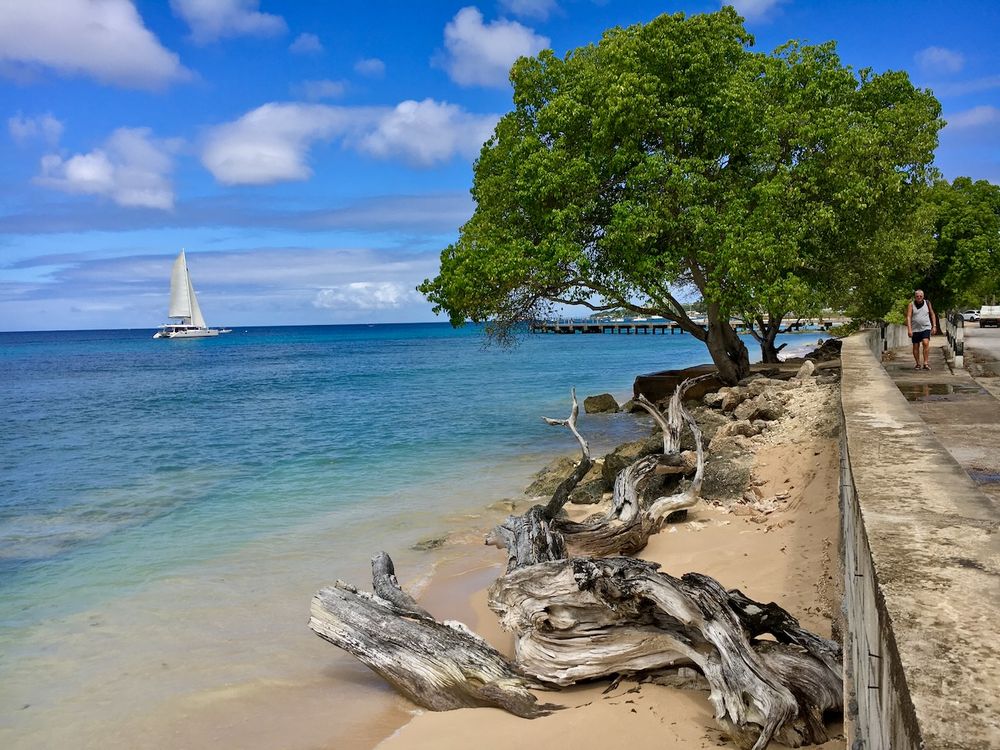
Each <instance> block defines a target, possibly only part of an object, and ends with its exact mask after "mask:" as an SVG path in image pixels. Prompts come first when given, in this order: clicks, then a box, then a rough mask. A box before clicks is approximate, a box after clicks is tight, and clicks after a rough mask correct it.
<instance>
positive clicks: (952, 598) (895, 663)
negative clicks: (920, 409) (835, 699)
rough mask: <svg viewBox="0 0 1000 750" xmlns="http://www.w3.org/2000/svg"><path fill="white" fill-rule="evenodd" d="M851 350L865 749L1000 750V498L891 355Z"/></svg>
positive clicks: (846, 549) (875, 345) (853, 615)
mask: <svg viewBox="0 0 1000 750" xmlns="http://www.w3.org/2000/svg"><path fill="white" fill-rule="evenodd" d="M900 328H901V327H899V326H889V327H888V328H886V329H883V330H882V331H879V330H873V331H868V332H865V333H861V334H857V335H855V336H852V337H850V338H849V339H847V340H846V341H845V342H844V347H843V350H842V353H841V355H842V366H843V383H842V404H843V410H844V424H845V430H844V433H843V445H842V448H843V450H842V467H841V469H842V471H841V504H842V546H843V549H842V553H843V561H844V568H845V570H844V576H845V615H846V631H847V632H846V639H845V640H846V642H845V659H846V660H847V665H846V666H847V675H848V678H849V679H848V692H849V695H848V717H847V718H848V727H849V731H850V737H851V739H852V740H853V746H854V747H855V748H858V749H859V750H860V748H864V749H865V750H883V749H885V750H903V749H904V748H943V749H946V750H950V749H951V748H955V749H956V750H958V749H959V748H961V749H962V750H976V749H978V748H983V749H985V748H1000V697H998V688H997V686H998V675H1000V638H998V633H1000V628H998V625H997V623H998V622H1000V533H998V532H1000V510H998V509H997V507H996V506H995V504H994V503H993V502H992V501H990V500H989V498H987V497H986V496H985V495H984V494H983V493H982V492H981V491H980V490H979V488H978V487H977V486H976V485H975V483H974V482H973V481H972V480H971V479H970V478H969V476H968V474H966V472H965V471H964V470H963V469H962V467H961V466H960V465H959V464H958V463H957V462H956V461H955V460H954V459H953V458H952V457H951V455H950V454H949V453H948V452H947V451H946V450H945V448H944V447H943V446H942V445H941V443H940V442H938V440H937V439H936V438H935V437H934V436H933V434H932V433H931V432H930V430H928V429H927V426H926V425H925V424H924V422H923V421H922V420H921V419H920V417H919V416H917V415H916V414H915V413H914V411H913V410H912V409H911V408H910V407H909V405H908V403H907V401H906V399H905V397H904V396H903V395H902V393H901V392H900V391H899V389H898V388H897V387H896V385H895V384H894V383H893V381H892V380H891V378H890V377H889V376H888V375H887V374H886V372H885V370H884V369H883V367H882V364H881V360H880V355H881V352H882V351H883V350H884V349H886V348H888V349H891V348H895V347H897V346H901V345H904V344H906V337H905V333H906V332H905V329H902V330H900Z"/></svg>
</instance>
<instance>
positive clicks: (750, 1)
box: [722, 0, 786, 21]
mask: <svg viewBox="0 0 1000 750" xmlns="http://www.w3.org/2000/svg"><path fill="white" fill-rule="evenodd" d="M784 2H786V0H723V2H722V4H723V5H732V6H733V7H734V8H736V12H737V13H739V14H740V15H741V16H743V17H744V18H745V19H746V20H748V21H760V20H762V19H764V18H767V17H768V15H770V13H771V11H772V10H774V9H775V8H777V7H778V6H779V5H781V4H782V3H784Z"/></svg>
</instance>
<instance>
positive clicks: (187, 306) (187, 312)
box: [153, 250, 230, 339]
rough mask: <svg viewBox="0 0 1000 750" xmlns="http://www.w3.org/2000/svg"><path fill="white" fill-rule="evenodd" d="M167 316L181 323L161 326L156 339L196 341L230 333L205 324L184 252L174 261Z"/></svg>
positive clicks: (154, 336)
mask: <svg viewBox="0 0 1000 750" xmlns="http://www.w3.org/2000/svg"><path fill="white" fill-rule="evenodd" d="M167 314H168V316H169V317H171V318H180V322H179V323H167V324H166V325H162V326H160V330H159V331H157V332H156V333H155V334H153V338H154V339H195V338H204V337H206V336H218V335H219V334H220V333H230V330H229V329H228V328H227V329H224V330H220V329H218V328H209V327H208V325H207V324H206V323H205V316H203V315H202V314H201V307H200V306H199V305H198V297H197V296H195V293H194V287H193V286H192V285H191V274H189V273H188V269H187V257H186V256H185V255H184V251H183V250H181V252H180V255H178V256H177V260H175V261H174V268H173V271H171V273H170V307H169V308H168V310H167Z"/></svg>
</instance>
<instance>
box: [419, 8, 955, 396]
mask: <svg viewBox="0 0 1000 750" xmlns="http://www.w3.org/2000/svg"><path fill="white" fill-rule="evenodd" d="M752 45H753V39H752V37H751V36H750V35H749V34H748V33H747V32H746V30H745V28H744V27H743V22H742V19H741V18H740V17H739V16H738V15H737V14H736V12H735V11H733V10H732V9H731V8H724V9H722V10H721V11H719V12H718V13H712V14H705V15H696V16H692V17H689V18H686V17H685V16H683V15H682V14H678V15H663V16H660V17H658V18H656V19H654V20H653V21H652V22H650V23H649V24H645V25H636V26H631V27H629V28H624V29H622V28H615V29H611V30H609V31H607V32H606V33H605V34H604V36H603V38H602V39H601V41H600V43H599V44H597V45H590V46H586V47H581V48H579V49H577V50H575V51H572V52H570V53H568V54H567V55H566V56H565V58H558V57H556V56H555V55H554V54H553V53H552V52H551V51H545V52H542V53H541V54H540V55H539V56H538V57H536V58H522V59H520V60H519V61H518V62H517V63H516V64H515V66H514V68H513V70H512V71H511V81H512V83H513V85H514V110H513V111H512V112H510V113H508V114H507V115H505V116H504V117H503V118H502V119H501V120H500V122H499V123H498V125H497V127H496V130H495V131H494V134H493V137H492V138H491V140H490V141H489V142H488V143H487V144H486V145H485V146H484V147H483V150H482V153H481V155H480V158H479V160H478V161H477V163H476V166H475V178H474V183H473V187H472V194H473V197H474V198H475V201H476V210H475V213H474V214H473V216H472V218H471V219H470V220H469V221H468V222H467V223H466V224H465V225H464V226H463V227H462V230H461V233H460V236H459V239H458V241H457V242H456V243H455V244H453V245H451V246H449V247H448V248H446V249H445V250H444V252H443V253H442V255H441V269H440V272H439V274H438V276H437V277H436V278H434V279H433V280H428V281H425V282H424V283H423V284H422V285H421V287H420V290H421V291H422V292H423V293H424V294H425V295H427V297H428V298H429V299H430V300H431V301H432V302H434V303H435V305H436V308H435V309H436V310H437V311H441V310H444V311H447V312H448V314H449V316H450V318H451V321H452V323H453V324H456V325H460V324H461V323H463V322H465V321H466V320H468V319H471V320H473V321H475V322H484V323H486V324H487V331H488V333H489V334H490V335H492V336H495V337H498V338H501V339H504V338H506V337H508V336H510V335H511V333H512V331H514V330H515V328H516V326H517V325H518V324H519V323H521V322H523V321H525V320H529V319H532V318H536V317H541V316H544V315H546V314H548V313H549V312H550V311H551V310H552V308H553V306H555V305H562V304H570V305H583V306H585V307H588V308H590V309H592V310H605V309H615V308H623V309H627V310H631V311H633V312H635V313H642V314H652V315H662V316H663V317H665V318H668V319H670V320H673V321H676V322H677V323H678V324H679V325H680V326H681V327H682V328H683V329H684V330H686V331H687V332H689V333H691V334H692V335H693V336H695V337H697V338H698V339H700V340H702V341H704V342H705V344H706V345H707V347H708V351H709V353H710V354H711V356H712V359H713V361H714V362H715V364H716V365H717V366H718V368H719V371H720V374H721V376H722V377H723V378H724V379H725V380H727V381H729V382H735V381H736V380H738V379H739V378H741V377H743V376H745V375H746V374H747V372H748V371H749V353H748V351H747V349H746V346H745V345H744V344H743V342H742V340H741V339H740V337H739V336H738V335H737V334H736V332H735V330H734V327H733V326H732V325H731V323H730V320H731V319H732V318H737V319H743V320H746V321H747V322H748V323H751V324H752V325H753V326H754V333H755V335H756V336H757V338H758V340H759V341H760V342H761V346H762V350H763V353H764V358H765V359H769V358H775V357H776V351H775V349H774V336H775V335H776V334H777V332H778V330H780V325H781V320H782V319H783V318H784V317H785V315H786V314H787V313H789V312H790V311H796V312H801V311H805V312H808V311H809V309H811V308H814V307H815V306H816V305H818V302H819V300H820V299H821V298H823V297H824V296H829V294H830V293H831V292H832V291H833V290H839V289H842V288H846V286H845V284H846V283H847V281H848V278H849V277H853V276H855V275H856V274H857V273H858V272H859V268H863V266H864V265H865V264H866V263H868V262H870V258H871V253H872V252H874V250H873V248H875V247H876V245H875V243H872V242H870V241H869V240H870V238H871V237H872V236H873V235H874V234H875V233H877V232H878V231H884V230H885V227H886V226H888V225H892V224H905V223H906V220H907V217H909V216H910V214H911V213H912V211H913V207H914V205H915V203H916V196H917V193H918V191H919V189H920V188H921V187H923V186H924V185H925V183H926V181H927V172H928V169H929V164H930V162H931V159H932V156H933V151H934V148H935V146H936V143H937V131H938V129H939V127H940V124H941V123H940V120H939V112H940V107H939V105H938V102H937V101H936V100H935V99H934V98H933V96H932V95H930V94H929V93H927V92H923V91H919V90H917V89H915V88H914V87H913V86H912V85H911V84H910V82H909V80H908V78H907V76H906V75H905V74H904V73H885V74H882V75H875V74H873V73H871V72H870V71H861V72H860V73H855V72H854V71H852V70H851V69H850V68H847V67H845V66H843V65H842V64H841V62H840V61H839V59H838V58H837V55H836V53H835V49H834V45H833V44H832V43H831V44H825V45H820V46H804V45H800V44H797V43H789V44H788V45H785V46H784V47H782V48H780V49H778V50H777V51H776V52H774V53H773V54H770V55H768V54H761V53H757V52H755V51H753V50H752ZM876 254H878V253H876ZM838 274H839V275H838ZM686 289H687V290H691V291H697V292H698V293H700V295H701V296H702V297H703V299H704V301H705V305H706V311H707V317H708V325H707V327H706V328H702V326H700V325H698V324H696V323H695V322H694V321H692V320H691V318H690V317H689V316H688V315H687V313H686V312H685V311H684V308H683V305H682V304H681V301H680V300H681V299H682V298H683V297H684V296H685V290H686Z"/></svg>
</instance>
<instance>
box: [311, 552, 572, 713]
mask: <svg viewBox="0 0 1000 750" xmlns="http://www.w3.org/2000/svg"><path fill="white" fill-rule="evenodd" d="M372 580H373V583H374V589H375V594H374V595H373V594H368V593H365V592H361V591H358V590H357V589H356V588H354V587H353V586H350V585H348V584H346V583H343V582H342V581H337V583H336V585H335V586H332V587H330V588H324V589H321V590H320V591H319V592H318V593H317V594H316V595H315V596H314V597H313V600H312V607H311V617H310V619H309V627H310V628H312V630H313V631H314V632H315V633H316V634H317V635H318V636H320V637H321V638H323V639H325V640H327V641H329V642H330V643H332V644H333V645H335V646H338V647H340V648H342V649H344V650H345V651H347V652H348V653H350V654H352V655H353V656H355V657H356V658H357V659H358V660H359V661H361V662H362V663H363V664H365V665H366V666H367V667H369V668H370V669H372V670H373V671H374V672H376V673H377V674H378V675H379V676H381V677H382V678H383V679H385V680H386V681H387V682H388V683H389V684H391V685H392V686H393V687H394V688H396V689H397V690H398V691H399V692H400V693H402V694H403V695H405V696H406V697H407V698H409V699H410V700H412V701H413V702H414V703H416V704H417V705H420V706H423V707H424V708H428V709H430V710H432V711H447V710H450V709H453V708H465V707H471V706H493V707H496V708H502V709H504V710H505V711H509V712H510V713H512V714H515V715H517V716H521V717H524V718H528V719H532V718H535V717H537V716H544V715H545V714H548V713H550V712H551V711H553V710H555V709H558V708H560V706H556V705H552V704H539V703H538V702H537V700H536V698H535V696H534V695H533V694H532V693H531V692H529V690H528V689H529V688H540V687H543V686H542V684H541V683H539V682H538V681H537V680H535V679H533V678H531V677H528V676H526V675H524V674H523V673H522V672H521V671H520V670H519V669H518V668H517V667H515V666H514V665H512V664H511V663H510V662H509V661H508V660H507V659H506V658H504V656H503V655H502V654H501V653H500V652H499V651H497V650H496V649H494V648H493V647H492V646H490V645H489V644H488V643H486V641H484V640H483V639H482V638H480V637H479V636H478V635H476V634H475V633H473V632H472V631H471V630H469V629H468V628H467V627H466V626H465V625H463V624H462V623H460V622H453V621H448V622H444V623H441V622H437V621H436V620H435V619H434V618H433V617H432V616H431V615H430V614H429V613H428V612H426V611H425V610H424V609H422V608H421V607H420V606H419V605H418V604H417V603H416V602H415V601H414V600H413V599H412V598H411V597H410V596H409V595H408V594H407V593H406V592H404V591H403V590H402V589H401V588H400V587H399V583H398V582H397V581H396V576H395V573H394V570H393V565H392V560H391V559H390V558H389V556H388V555H387V554H385V553H384V552H382V553H380V554H378V555H377V556H375V557H374V558H373V559H372Z"/></svg>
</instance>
